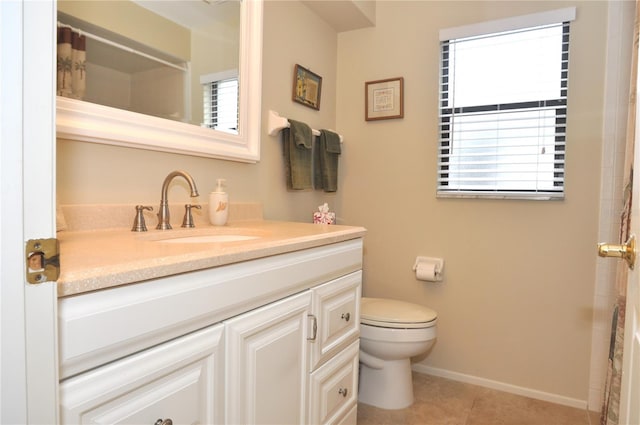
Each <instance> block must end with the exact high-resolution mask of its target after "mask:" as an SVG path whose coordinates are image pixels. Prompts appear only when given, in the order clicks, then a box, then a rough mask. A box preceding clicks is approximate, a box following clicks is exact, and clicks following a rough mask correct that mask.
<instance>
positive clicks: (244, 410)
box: [225, 291, 311, 425]
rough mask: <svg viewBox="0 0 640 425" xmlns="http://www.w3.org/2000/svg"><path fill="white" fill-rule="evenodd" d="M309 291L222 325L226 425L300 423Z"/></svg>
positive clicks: (305, 363)
mask: <svg viewBox="0 0 640 425" xmlns="http://www.w3.org/2000/svg"><path fill="white" fill-rule="evenodd" d="M310 307H311V294H310V292H309V291H306V292H303V293H301V294H298V295H294V296H292V297H289V298H285V299H284V300H281V301H277V302H275V303H272V304H269V305H267V306H265V307H261V308H259V309H256V310H253V311H251V312H248V313H245V314H242V315H240V316H238V317H236V318H233V319H230V320H228V321H227V322H225V344H226V351H225V355H226V359H227V368H226V371H227V375H226V396H227V398H226V415H227V416H226V422H227V423H229V424H280V425H285V424H296V425H297V424H304V423H306V415H305V410H306V385H307V362H308V355H307V333H308V329H307V328H308V324H309V317H308V316H309V312H310Z"/></svg>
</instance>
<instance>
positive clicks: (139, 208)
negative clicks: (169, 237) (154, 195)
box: [131, 205, 153, 232]
mask: <svg viewBox="0 0 640 425" xmlns="http://www.w3.org/2000/svg"><path fill="white" fill-rule="evenodd" d="M144 210H148V211H153V207H149V206H145V205H136V216H135V218H134V219H133V227H132V228H131V231H132V232H146V231H147V225H146V224H145V222H144V215H143V214H142V213H143V212H144Z"/></svg>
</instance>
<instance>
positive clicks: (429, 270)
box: [416, 263, 439, 282]
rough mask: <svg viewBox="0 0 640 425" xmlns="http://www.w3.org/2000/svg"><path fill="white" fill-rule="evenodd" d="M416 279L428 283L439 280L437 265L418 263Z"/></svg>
mask: <svg viewBox="0 0 640 425" xmlns="http://www.w3.org/2000/svg"><path fill="white" fill-rule="evenodd" d="M416 277H417V278H418V280H426V281H428V282H435V281H437V280H439V278H438V275H437V273H436V265H435V263H418V266H417V267H416Z"/></svg>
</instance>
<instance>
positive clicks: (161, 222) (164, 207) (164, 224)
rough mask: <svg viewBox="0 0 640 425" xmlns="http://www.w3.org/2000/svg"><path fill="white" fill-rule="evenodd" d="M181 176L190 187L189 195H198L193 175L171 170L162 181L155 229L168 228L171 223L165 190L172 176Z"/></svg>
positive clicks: (167, 188)
mask: <svg viewBox="0 0 640 425" xmlns="http://www.w3.org/2000/svg"><path fill="white" fill-rule="evenodd" d="M177 176H182V177H184V179H185V180H186V181H187V183H189V188H190V189H191V197H192V198H194V197H196V196H198V195H199V194H198V189H197V188H196V182H194V181H193V177H191V175H190V174H189V173H187V172H186V171H180V170H178V171H172V172H171V173H169V175H168V176H167V177H166V178H165V179H164V183H162V199H160V210H159V211H158V225H157V226H156V229H158V230H169V229H171V224H169V201H168V199H167V191H168V190H169V183H171V180H173V178H174V177H177Z"/></svg>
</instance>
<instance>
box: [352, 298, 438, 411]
mask: <svg viewBox="0 0 640 425" xmlns="http://www.w3.org/2000/svg"><path fill="white" fill-rule="evenodd" d="M436 319H437V313H436V312H435V311H433V310H431V309H430V308H427V307H423V306H421V305H417V304H412V303H407V302H403V301H397V300H390V299H383V298H366V297H363V298H362V300H361V304H360V385H359V389H358V401H360V402H362V403H366V404H369V405H372V406H376V407H379V408H382V409H402V408H405V407H407V406H410V405H411V404H412V403H413V383H412V380H411V357H414V356H417V355H420V354H423V353H425V352H427V350H429V348H430V347H431V346H432V345H433V343H434V342H435V338H436Z"/></svg>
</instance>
